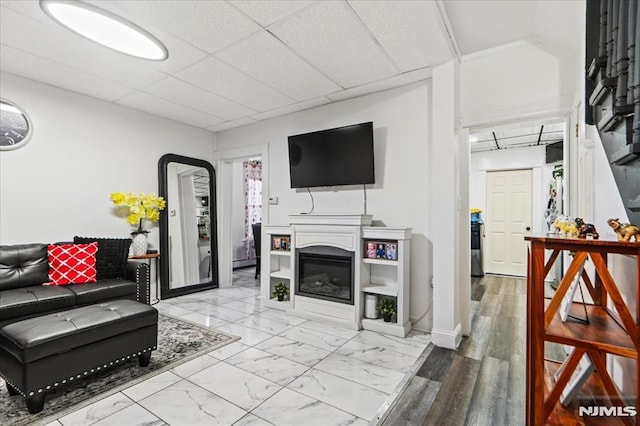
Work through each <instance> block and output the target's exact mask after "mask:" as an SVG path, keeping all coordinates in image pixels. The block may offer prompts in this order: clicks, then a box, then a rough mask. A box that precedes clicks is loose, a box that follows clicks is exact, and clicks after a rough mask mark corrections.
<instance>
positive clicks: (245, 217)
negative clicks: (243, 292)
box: [231, 157, 262, 284]
mask: <svg viewBox="0 0 640 426" xmlns="http://www.w3.org/2000/svg"><path fill="white" fill-rule="evenodd" d="M231 168H232V183H231V185H232V193H231V241H232V262H233V269H234V270H237V269H240V268H251V267H253V268H255V267H256V266H257V265H256V263H257V257H258V255H259V250H260V248H259V247H256V238H255V236H254V226H253V225H254V224H257V223H262V157H251V158H245V159H240V160H237V161H234V162H233V163H232V166H231ZM254 275H255V274H254ZM233 276H234V278H233V284H235V283H236V281H237V280H236V277H237V276H238V275H237V274H234V275H233Z"/></svg>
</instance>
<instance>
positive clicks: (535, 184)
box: [481, 166, 546, 278]
mask: <svg viewBox="0 0 640 426" xmlns="http://www.w3.org/2000/svg"><path fill="white" fill-rule="evenodd" d="M521 170H531V224H530V225H529V226H531V230H530V231H529V235H539V234H541V230H540V227H541V226H540V225H541V224H542V221H543V214H542V209H535V208H534V206H535V205H536V204H537V203H538V202H540V201H541V200H542V204H541V205H545V204H546V200H544V197H545V192H544V191H542V185H543V183H544V176H543V173H542V167H540V166H537V167H510V168H506V169H504V168H495V169H491V168H487V169H485V170H482V172H481V175H482V176H483V181H484V189H485V191H484V194H485V200H486V201H485V205H487V204H488V196H489V192H488V191H487V187H488V175H487V174H488V173H494V172H514V171H521ZM487 209H488V207H487ZM484 229H485V235H486V241H485V242H484V243H483V245H484V247H490V244H489V238H490V237H489V233H488V232H486V230H487V227H486V225H485V228H484ZM488 259H489V256H482V269H483V270H484V271H485V272H487V265H488V264H489V260H488ZM524 261H525V263H526V258H525V259H524ZM487 273H491V272H487ZM513 276H515V277H520V275H513ZM526 276H527V271H526V268H525V271H524V275H522V278H525V277H526Z"/></svg>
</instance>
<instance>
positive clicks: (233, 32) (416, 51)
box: [0, 0, 582, 131]
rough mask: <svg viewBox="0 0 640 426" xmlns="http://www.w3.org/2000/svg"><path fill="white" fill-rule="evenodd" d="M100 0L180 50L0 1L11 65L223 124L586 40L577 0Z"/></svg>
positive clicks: (6, 62) (0, 36)
mask: <svg viewBox="0 0 640 426" xmlns="http://www.w3.org/2000/svg"><path fill="white" fill-rule="evenodd" d="M89 3H92V4H94V5H96V6H98V7H101V8H103V9H106V10H108V11H110V12H113V13H116V14H117V15H120V16H122V17H124V18H126V19H128V20H130V21H132V22H135V23H136V24H138V25H139V26H141V27H143V28H144V29H146V30H147V31H149V32H151V33H152V34H153V35H155V36H156V37H157V38H158V39H160V40H161V41H162V42H163V43H164V44H165V45H166V46H167V48H168V50H169V58H168V59H167V60H166V61H163V62H153V61H145V60H141V59H136V58H133V57H129V56H126V55H123V54H120V53H117V52H114V51H112V50H109V49H107V48H104V47H102V46H99V45H96V44H95V43H93V42H91V41H88V40H85V39H84V38H82V37H80V36H77V35H76V34H74V33H72V32H70V31H68V30H66V29H65V28H63V27H62V26H60V25H58V24H57V23H55V22H53V21H52V20H51V19H49V17H48V16H47V15H45V14H44V12H42V10H41V9H40V7H39V3H38V1H36V0H0V70H2V71H5V72H9V73H13V74H16V75H19V76H22V77H26V78H30V79H33V80H36V81H40V82H43V83H47V84H51V85H53V86H58V87H62V88H64V89H67V90H71V91H73V92H77V93H81V94H84V95H88V96H93V97H96V98H99V99H102V100H105V101H108V102H114V103H116V104H119V105H123V106H127V107H131V108H135V109H138V110H142V111H146V112H149V113H152V114H156V115H159V116H162V117H165V118H169V119H173V120H176V121H180V122H183V123H186V124H189V125H192V126H196V127H201V128H205V129H208V130H210V131H219V130H224V129H229V128H233V127H237V126H241V125H244V124H248V123H252V122H254V121H257V120H264V119H267V118H271V117H275V116H278V115H283V114H287V113H291V112H295V111H300V110H303V109H308V108H312V107H315V106H319V105H323V104H326V103H330V102H334V101H339V100H343V99H348V98H351V97H355V96H361V95H364V94H367V93H372V92H376V91H380V90H386V89H389V88H392V87H397V86H401V85H404V84H408V83H411V82H414V81H419V80H423V79H425V78H429V77H430V76H431V68H432V67H434V66H436V65H439V64H441V63H444V62H446V61H448V60H450V59H452V58H454V57H456V56H459V55H467V54H471V53H474V52H477V51H480V50H484V49H488V48H492V47H496V46H499V45H502V44H505V43H510V42H513V41H517V40H522V39H544V40H547V41H550V42H552V43H556V44H559V45H562V46H564V47H566V48H569V49H574V50H576V51H577V50H579V47H580V42H581V38H582V29H581V28H580V25H579V20H577V19H572V18H574V17H575V16H576V13H580V11H581V10H582V9H581V5H580V1H574V0H567V1H562V0H558V1H544V0H539V1H524V0H512V1H508V0H501V1H484V0H462V1H456V0H435V1H433V0H423V1H420V0H409V1H400V0H397V1H363V0H358V1H351V0H350V1H344V0H340V1H338V0H333V1H303V0H298V1H295V0H294V1H269V0H263V1H248V0H242V1H212V0H197V1H191V0H181V1H169V0H155V1H153V0H135V1H132V0H129V1H89ZM0 95H1V94H0Z"/></svg>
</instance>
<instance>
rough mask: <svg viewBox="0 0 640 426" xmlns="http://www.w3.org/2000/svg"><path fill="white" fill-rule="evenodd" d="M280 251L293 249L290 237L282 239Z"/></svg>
mask: <svg viewBox="0 0 640 426" xmlns="http://www.w3.org/2000/svg"><path fill="white" fill-rule="evenodd" d="M280 249H281V250H285V251H288V250H290V249H291V239H289V237H282V238H281V239H280Z"/></svg>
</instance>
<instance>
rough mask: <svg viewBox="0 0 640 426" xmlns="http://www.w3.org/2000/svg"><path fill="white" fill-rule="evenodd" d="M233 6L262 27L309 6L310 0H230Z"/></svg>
mask: <svg viewBox="0 0 640 426" xmlns="http://www.w3.org/2000/svg"><path fill="white" fill-rule="evenodd" d="M230 3H231V4H233V5H234V6H235V7H237V8H238V9H240V10H241V11H243V12H244V13H245V14H246V15H247V16H249V17H250V18H251V19H253V20H254V21H256V22H257V23H258V24H260V25H262V26H263V27H267V26H269V25H271V24H273V23H274V22H277V21H279V20H281V19H283V18H286V17H287V16H290V15H293V14H294V13H296V12H298V11H300V10H302V9H304V8H305V7H307V6H309V5H310V4H311V3H313V2H312V1H302V0H298V1H290V0H289V1H281V0H276V1H273V0H259V1H256V0H241V1H231V2H230Z"/></svg>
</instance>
